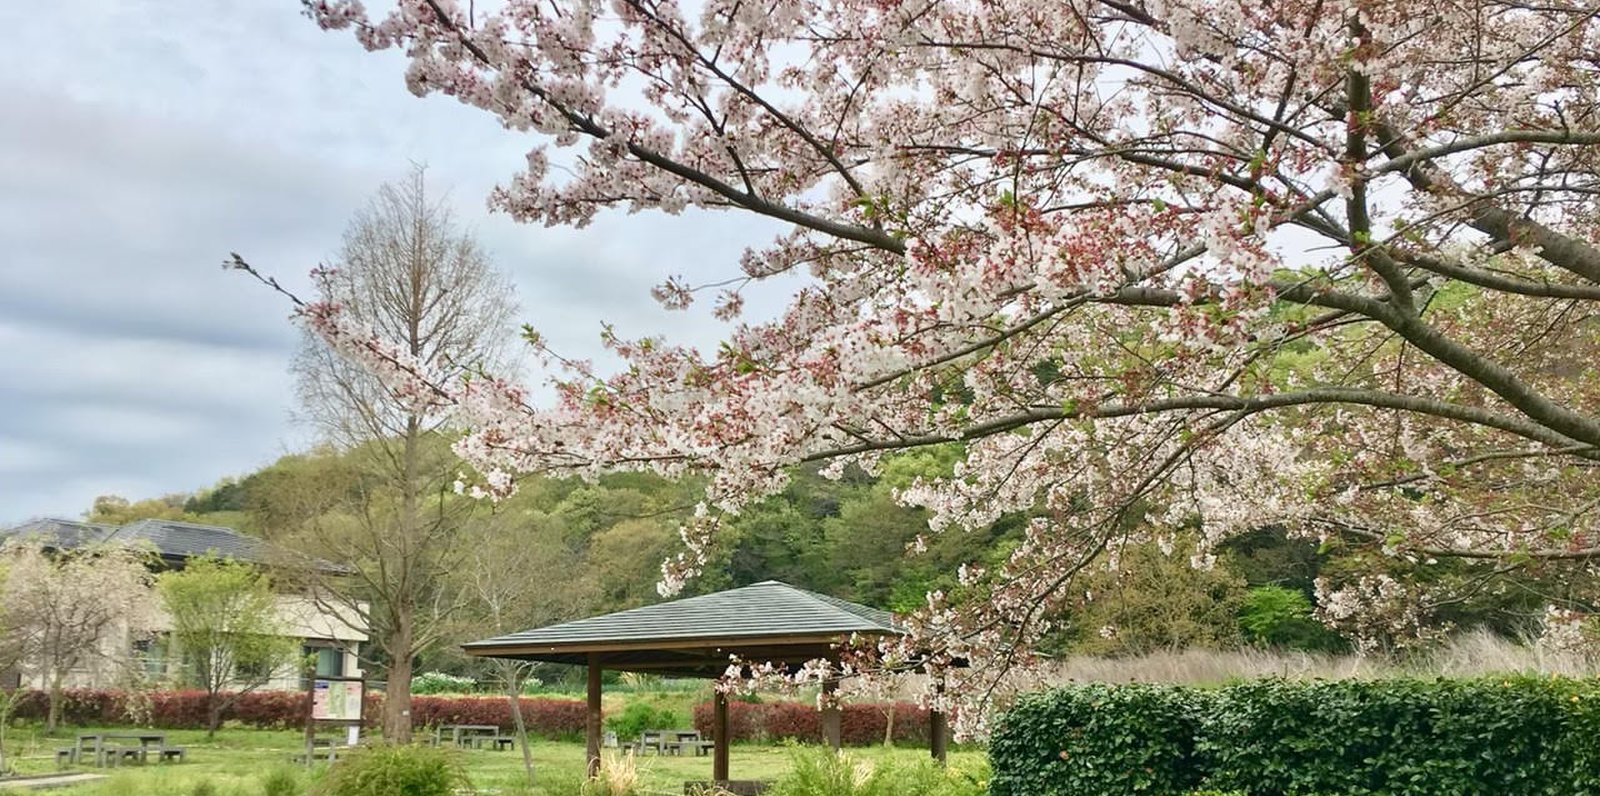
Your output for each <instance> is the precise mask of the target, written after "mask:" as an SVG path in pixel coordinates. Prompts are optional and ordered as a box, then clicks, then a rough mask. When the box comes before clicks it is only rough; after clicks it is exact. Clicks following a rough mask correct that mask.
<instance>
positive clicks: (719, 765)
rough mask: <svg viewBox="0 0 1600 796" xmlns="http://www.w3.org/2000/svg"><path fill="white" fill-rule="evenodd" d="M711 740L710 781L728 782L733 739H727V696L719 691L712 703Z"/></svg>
mask: <svg viewBox="0 0 1600 796" xmlns="http://www.w3.org/2000/svg"><path fill="white" fill-rule="evenodd" d="M711 714H712V724H711V740H712V741H713V742H715V743H716V746H713V747H711V755H712V757H711V779H713V780H715V781H717V782H727V781H728V748H729V747H730V746H732V745H733V744H732V743H730V742H731V741H732V740H733V739H731V738H729V737H728V695H727V694H724V693H722V692H721V691H717V692H716V697H715V698H714V699H713V701H712V711H711Z"/></svg>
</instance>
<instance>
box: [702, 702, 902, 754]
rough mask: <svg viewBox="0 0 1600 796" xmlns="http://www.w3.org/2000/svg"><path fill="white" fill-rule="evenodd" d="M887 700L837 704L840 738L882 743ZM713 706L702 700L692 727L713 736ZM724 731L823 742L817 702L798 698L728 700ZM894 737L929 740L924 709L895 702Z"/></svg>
mask: <svg viewBox="0 0 1600 796" xmlns="http://www.w3.org/2000/svg"><path fill="white" fill-rule="evenodd" d="M888 709H889V706H888V704H886V703H850V704H846V705H842V706H841V707H840V711H839V712H840V715H839V740H840V742H841V743H843V744H844V745H846V746H871V745H873V744H880V743H883V734H884V730H885V728H887V726H888V721H889V717H888ZM712 724H713V714H712V705H711V703H710V702H702V703H700V704H699V705H696V706H695V709H694V726H695V729H697V730H699V731H700V732H701V734H703V735H705V736H706V737H708V738H709V737H711V730H712ZM728 734H729V735H730V736H732V737H733V740H734V741H736V742H738V741H761V742H768V741H783V740H795V741H803V742H807V743H821V742H822V713H821V712H820V711H818V710H817V708H816V706H815V705H811V704H807V703H802V702H764V703H751V702H737V701H732V702H729V703H728ZM894 741H895V743H897V744H906V745H925V744H927V743H928V709H927V708H924V707H922V706H920V705H917V704H915V703H912V702H896V703H894Z"/></svg>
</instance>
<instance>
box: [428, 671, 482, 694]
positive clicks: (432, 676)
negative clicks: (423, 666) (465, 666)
mask: <svg viewBox="0 0 1600 796" xmlns="http://www.w3.org/2000/svg"><path fill="white" fill-rule="evenodd" d="M477 690H478V681H477V680H474V679H472V678H471V677H461V676H459V675H454V674H446V673H444V672H423V673H422V674H419V675H417V676H416V677H413V678H411V693H413V694H472V693H476V692H477Z"/></svg>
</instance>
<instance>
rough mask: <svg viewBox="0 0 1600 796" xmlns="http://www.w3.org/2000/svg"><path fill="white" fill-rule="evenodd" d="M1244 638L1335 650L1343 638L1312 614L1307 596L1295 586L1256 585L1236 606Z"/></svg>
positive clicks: (1268, 644)
mask: <svg viewBox="0 0 1600 796" xmlns="http://www.w3.org/2000/svg"><path fill="white" fill-rule="evenodd" d="M1239 629H1240V630H1242V631H1243V632H1244V637H1245V640H1246V641H1249V642H1252V643H1255V644H1261V645H1265V646H1269V647H1287V648H1289V649H1300V650H1323V651H1330V650H1339V649H1342V648H1343V646H1344V639H1343V638H1342V637H1340V636H1339V634H1337V633H1335V632H1333V631H1332V630H1329V629H1328V627H1327V626H1326V625H1324V624H1322V623H1321V622H1318V621H1317V620H1316V619H1315V618H1313V617H1312V613H1311V598H1309V597H1307V596H1306V594H1305V592H1303V591H1300V590H1298V589H1286V588H1284V587H1282V586H1256V587H1254V588H1252V589H1250V590H1249V591H1248V592H1246V593H1245V597H1244V603H1243V604H1242V605H1240V606H1239Z"/></svg>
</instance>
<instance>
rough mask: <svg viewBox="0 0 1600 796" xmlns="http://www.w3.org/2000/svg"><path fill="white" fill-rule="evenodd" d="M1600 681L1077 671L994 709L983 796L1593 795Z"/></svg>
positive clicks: (1599, 761)
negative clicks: (1224, 680)
mask: <svg viewBox="0 0 1600 796" xmlns="http://www.w3.org/2000/svg"><path fill="white" fill-rule="evenodd" d="M1597 729H1600V684H1597V683H1595V682H1592V681H1586V680H1571V679H1563V678H1534V677H1509V678H1497V677H1488V678H1478V679H1439V680H1404V679H1396V680H1372V681H1356V680H1344V681H1333V682H1314V681H1313V682H1295V681H1286V680H1259V681H1252V682H1246V683H1241V684H1237V685H1233V686H1228V687H1225V688H1221V689H1216V690H1207V689H1200V688H1191V687H1182V686H1153V685H1123V686H1105V685H1088V686H1073V687H1068V688H1062V689H1057V690H1055V691H1050V692H1046V693H1040V694H1032V695H1029V696H1026V697H1024V698H1023V699H1021V700H1019V701H1018V702H1017V704H1016V705H1015V706H1014V707H1013V708H1012V709H1011V710H1009V711H1007V712H1006V713H1005V714H1004V715H1003V716H1001V717H1000V719H999V721H998V722H997V724H996V729H995V732H994V736H993V741H992V744H991V746H990V758H991V760H992V761H993V764H994V768H995V771H994V779H993V781H992V790H991V793H992V794H993V795H994V796H1068V794H1071V796H1111V794H1119V795H1120V794H1126V793H1186V792H1189V791H1190V790H1193V789H1194V788H1198V787H1207V788H1215V789H1218V790H1223V791H1228V792H1237V793H1239V794H1242V796H1264V795H1265V794H1332V793H1337V794H1341V796H1366V795H1368V794H1373V795H1375V794H1389V795H1390V796H1456V795H1458V794H1469V793H1470V794H1488V793H1518V794H1530V795H1538V796H1557V795H1558V794H1574V795H1575V794H1600V785H1597V783H1600V751H1596V748H1595V743H1594V738H1595V737H1596V735H1595V733H1596V730H1597Z"/></svg>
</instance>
